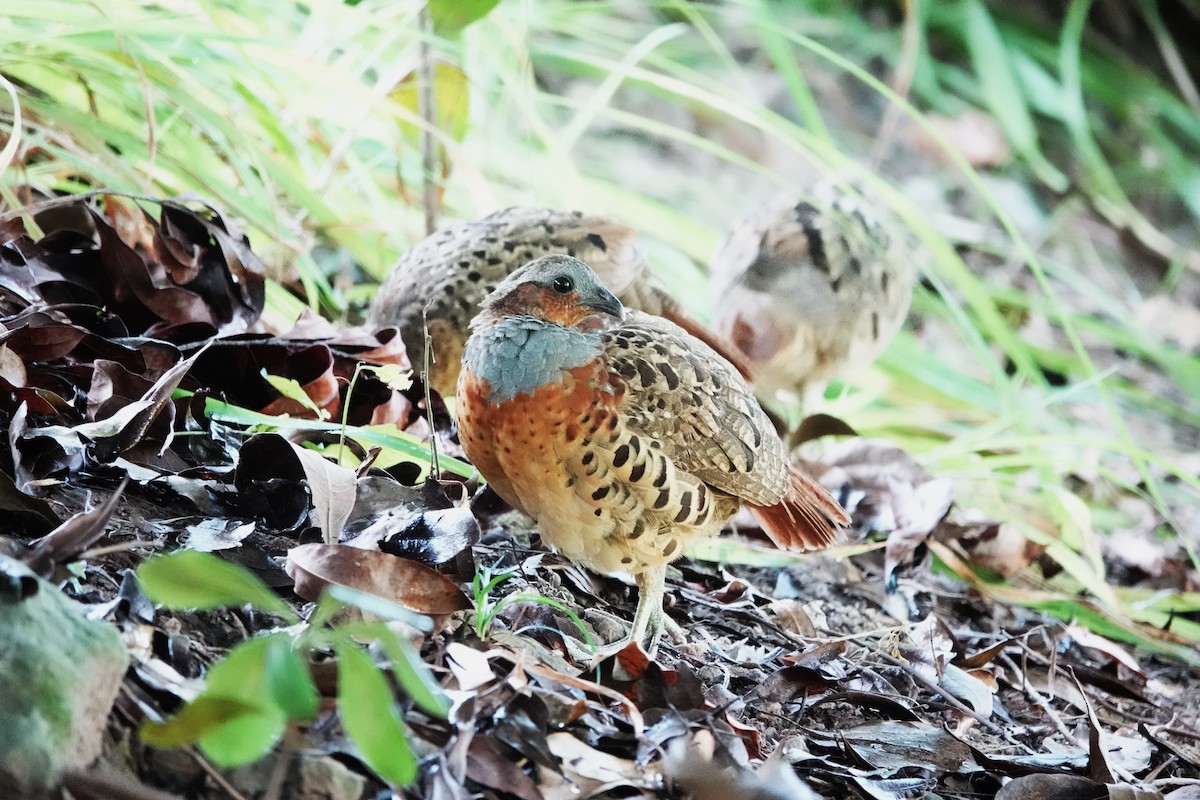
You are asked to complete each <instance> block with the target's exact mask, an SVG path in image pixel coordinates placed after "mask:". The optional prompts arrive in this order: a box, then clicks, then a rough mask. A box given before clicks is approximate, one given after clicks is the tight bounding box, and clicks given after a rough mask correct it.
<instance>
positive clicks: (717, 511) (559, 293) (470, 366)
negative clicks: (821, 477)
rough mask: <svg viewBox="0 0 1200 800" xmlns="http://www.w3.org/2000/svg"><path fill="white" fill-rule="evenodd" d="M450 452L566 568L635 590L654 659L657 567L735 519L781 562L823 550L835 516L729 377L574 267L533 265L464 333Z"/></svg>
mask: <svg viewBox="0 0 1200 800" xmlns="http://www.w3.org/2000/svg"><path fill="white" fill-rule="evenodd" d="M471 329H472V333H471V337H470V338H469V339H468V340H467V344H466V349H465V352H464V354H463V367H462V374H461V375H460V377H459V380H458V395H457V397H458V415H459V419H458V424H459V433H460V435H461V439H462V445H463V450H464V451H465V452H466V454H467V456H468V457H469V458H470V459H471V462H472V463H473V464H474V465H475V467H476V468H477V469H478V470H479V471H480V473H482V475H483V476H484V477H485V478H486V479H487V480H488V482H489V484H490V485H491V487H492V488H493V489H494V490H495V491H496V493H497V494H499V495H500V496H501V497H502V498H504V499H505V500H506V501H508V502H509V503H510V504H511V505H513V506H514V507H515V508H517V509H519V510H521V511H524V512H525V513H526V514H529V515H530V516H531V517H533V518H534V519H535V520H537V524H538V528H539V529H540V530H541V532H542V536H543V539H544V540H545V541H546V542H547V543H548V544H549V545H551V546H552V547H554V548H555V549H556V550H558V551H559V552H561V553H562V554H563V555H564V556H566V557H567V558H569V559H571V560H572V561H575V562H577V563H579V564H581V565H583V566H585V567H588V568H589V569H593V570H596V571H597V572H603V573H610V574H611V573H624V574H629V575H632V576H633V577H634V579H635V581H636V583H637V586H638V588H639V590H640V593H639V599H638V607H637V611H636V613H635V615H634V621H633V629H632V631H631V632H630V634H629V637H628V639H627V640H625V641H624V642H622V643H621V644H624V643H626V642H628V641H636V642H638V643H639V644H641V645H642V647H643V648H644V649H645V650H646V652H647V653H649V654H651V655H653V653H654V652H655V649H656V647H657V643H658V638H659V634H660V632H661V630H662V626H663V612H662V595H663V591H664V576H665V572H666V567H667V564H669V563H670V562H672V561H674V560H675V559H676V558H678V557H679V556H681V555H682V554H683V552H684V550H686V549H687V547H688V545H690V544H691V543H692V542H694V541H696V540H697V539H701V538H704V537H707V536H711V535H713V534H715V533H717V532H718V531H719V530H720V529H721V527H722V526H723V525H724V524H725V523H726V522H727V521H728V520H729V519H730V517H732V516H733V515H734V513H735V512H736V511H737V509H738V507H739V505H740V504H742V503H745V504H747V505H748V506H750V507H751V509H752V510H753V511H754V512H755V513H756V514H757V516H758V518H759V520H760V521H761V523H762V525H763V528H764V530H765V531H766V532H767V534H768V535H769V536H770V537H771V539H772V540H773V541H774V542H775V543H776V544H777V545H778V546H780V547H785V548H788V549H797V550H806V549H813V548H818V547H822V546H825V545H828V544H830V543H831V542H833V541H834V539H835V537H836V534H837V529H838V526H840V525H844V524H846V523H847V522H848V518H847V517H846V515H845V512H844V511H843V510H842V508H841V507H840V506H839V505H838V504H837V502H836V501H835V500H834V499H833V498H832V497H831V496H830V495H829V494H828V493H827V492H826V491H825V490H824V489H822V488H821V487H820V486H819V485H818V484H816V483H814V482H813V481H811V480H810V479H808V478H806V477H804V476H803V475H801V474H800V473H799V472H797V471H796V470H795V469H794V468H792V467H791V466H790V465H789V463H788V461H787V452H786V450H785V448H784V445H783V443H782V442H781V441H780V440H779V437H778V436H777V435H776V433H775V430H774V428H773V427H772V426H771V423H770V421H769V420H768V419H767V417H766V415H765V414H764V413H763V411H762V409H761V408H760V407H759V405H758V402H757V401H756V400H755V398H754V394H753V393H752V391H751V390H750V388H749V386H747V385H746V383H745V381H744V380H743V379H742V377H741V376H740V375H739V374H738V372H737V370H736V369H734V367H733V366H732V365H731V364H730V363H729V362H728V361H726V360H725V359H724V358H722V357H721V356H720V355H718V354H717V353H716V351H714V350H713V349H712V348H711V347H709V346H708V345H706V344H704V343H703V342H702V341H700V340H699V339H697V338H695V337H693V336H691V335H690V334H689V333H688V332H687V331H685V330H684V329H683V328H681V327H679V326H678V325H675V324H674V323H672V322H670V321H668V320H666V319H663V318H661V317H656V316H652V315H649V314H645V313H642V312H639V311H635V310H626V309H625V308H624V307H623V306H622V305H621V302H620V301H619V300H618V299H617V298H616V296H615V295H614V294H613V293H612V292H610V291H609V290H608V289H606V288H605V287H604V286H603V284H602V283H601V282H600V279H599V278H598V277H597V275H596V273H595V272H593V271H592V270H591V269H590V268H589V267H588V266H587V265H586V264H584V263H583V262H582V261H579V260H577V259H574V258H570V257H568V256H546V257H543V258H539V259H537V260H535V261H533V262H532V263H530V264H528V265H526V266H525V267H523V268H521V269H520V270H518V271H516V272H514V273H513V274H512V275H510V276H509V277H508V278H506V279H505V280H503V281H501V282H500V283H499V284H498V285H497V286H496V288H495V290H494V291H493V292H492V293H491V294H490V295H488V297H487V299H486V300H484V302H483V304H482V309H481V311H480V313H479V316H477V317H476V318H475V320H474V321H473V322H472V323H471Z"/></svg>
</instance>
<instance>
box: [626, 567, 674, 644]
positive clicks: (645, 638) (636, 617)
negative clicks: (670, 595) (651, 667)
mask: <svg viewBox="0 0 1200 800" xmlns="http://www.w3.org/2000/svg"><path fill="white" fill-rule="evenodd" d="M635 580H636V581H637V587H638V604H637V611H635V612H634V613H633V627H632V628H631V629H630V631H629V639H630V640H631V641H635V642H637V643H638V644H640V645H641V646H642V649H643V650H645V651H646V655H648V656H650V657H651V658H654V653H655V652H656V651H657V650H658V639H659V637H660V636H661V635H662V629H663V593H664V592H665V591H666V582H667V569H666V567H658V568H656V569H649V570H646V571H645V572H640V573H638V575H637V577H636V578H635Z"/></svg>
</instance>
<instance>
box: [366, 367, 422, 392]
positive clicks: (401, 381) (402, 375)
mask: <svg viewBox="0 0 1200 800" xmlns="http://www.w3.org/2000/svg"><path fill="white" fill-rule="evenodd" d="M363 370H364V371H366V372H373V373H374V374H375V377H377V378H379V380H381V381H383V382H384V383H386V384H387V385H388V388H389V389H395V390H396V391H397V392H403V391H404V390H405V389H408V388H409V387H410V386H412V382H413V381H412V378H413V371H412V370H411V369H408V368H407V367H402V366H400V365H399V364H379V365H375V364H364V365H363Z"/></svg>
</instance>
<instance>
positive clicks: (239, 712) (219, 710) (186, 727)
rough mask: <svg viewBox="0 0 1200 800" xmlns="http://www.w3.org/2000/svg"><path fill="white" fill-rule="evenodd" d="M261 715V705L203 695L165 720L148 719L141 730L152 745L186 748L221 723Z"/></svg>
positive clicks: (142, 738)
mask: <svg viewBox="0 0 1200 800" xmlns="http://www.w3.org/2000/svg"><path fill="white" fill-rule="evenodd" d="M260 714H262V707H261V706H258V705H254V704H250V703H245V702H242V701H241V700H235V699H233V698H231V697H210V696H208V695H201V696H200V697H197V698H196V699H195V700H193V701H192V702H190V703H188V704H187V705H186V706H184V707H183V710H182V711H180V712H179V713H178V714H176V715H175V716H173V717H171V718H170V719H168V720H166V721H165V722H152V721H151V722H146V723H144V724H143V725H142V727H141V728H140V729H139V730H138V736H139V737H141V740H142V741H143V742H145V743H146V744H148V745H150V746H151V747H161V748H167V747H183V746H184V745H189V744H193V743H195V742H197V741H199V740H200V738H201V737H203V736H206V735H208V734H210V733H212V732H214V731H218V730H219V729H220V728H221V726H223V725H227V724H230V723H234V722H236V721H238V720H240V719H245V718H249V717H254V716H257V715H260Z"/></svg>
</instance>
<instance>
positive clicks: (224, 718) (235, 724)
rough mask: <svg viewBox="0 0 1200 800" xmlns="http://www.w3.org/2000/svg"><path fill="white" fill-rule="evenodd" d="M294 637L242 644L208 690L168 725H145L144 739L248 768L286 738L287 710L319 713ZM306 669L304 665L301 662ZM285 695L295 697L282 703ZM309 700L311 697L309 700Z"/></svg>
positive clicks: (208, 680) (216, 668)
mask: <svg viewBox="0 0 1200 800" xmlns="http://www.w3.org/2000/svg"><path fill="white" fill-rule="evenodd" d="M286 653H291V656H292V657H293V658H294V657H296V653H295V651H294V650H293V649H292V644H291V637H289V636H288V635H287V634H282V633H278V634H271V635H269V636H263V637H260V638H257V639H250V640H249V641H245V642H242V643H241V644H239V645H237V646H236V647H234V648H233V649H232V650H230V651H229V654H228V655H227V656H226V657H225V658H224V659H222V660H221V661H219V662H217V663H216V664H214V665H213V666H212V668H211V669H210V670H209V671H208V675H207V676H205V688H204V692H203V693H202V694H201V695H200V696H199V697H197V698H196V699H195V700H193V701H192V702H191V703H188V704H187V705H186V706H185V707H184V708H183V710H182V711H180V712H179V713H178V714H176V715H175V716H174V717H172V718H171V719H169V720H167V721H166V722H163V723H148V724H146V725H144V726H142V730H141V735H142V738H143V740H144V741H145V742H146V743H147V744H152V745H154V746H155V747H179V746H181V745H185V744H191V743H193V742H195V743H196V744H198V745H199V746H200V749H201V750H203V751H204V754H205V755H206V756H208V757H209V758H211V759H212V760H213V762H214V763H216V764H218V765H220V766H222V767H234V766H239V765H241V764H249V763H251V762H253V761H256V760H258V759H259V758H262V757H263V756H264V755H266V754H267V753H269V752H270V751H271V748H273V747H274V746H275V743H276V742H278V741H279V738H280V737H281V736H282V735H283V732H284V730H285V728H286V727H287V721H288V710H287V709H288V708H294V709H296V710H297V711H300V712H302V713H303V714H305V715H306V716H300V718H310V717H311V716H315V712H316V690H315V688H313V687H312V682H311V680H307V683H308V686H307V688H306V687H305V686H304V683H305V680H306V679H307V670H306V669H305V670H304V673H305V678H299V677H297V676H296V675H295V674H294V673H295V664H288V663H287V661H288V660H289V656H288V655H285V654H286ZM300 667H301V669H303V663H301V664H300ZM284 692H292V693H294V696H290V697H288V698H287V699H286V700H285V701H284V702H280V696H281V695H282V694H283V693H284ZM308 696H311V698H312V699H311V701H309V699H308Z"/></svg>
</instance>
